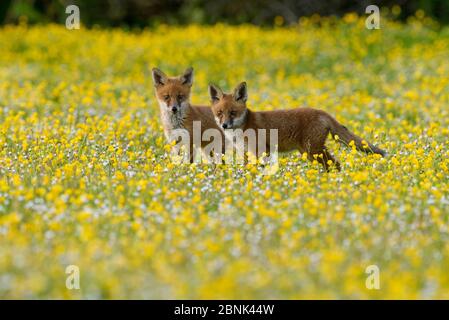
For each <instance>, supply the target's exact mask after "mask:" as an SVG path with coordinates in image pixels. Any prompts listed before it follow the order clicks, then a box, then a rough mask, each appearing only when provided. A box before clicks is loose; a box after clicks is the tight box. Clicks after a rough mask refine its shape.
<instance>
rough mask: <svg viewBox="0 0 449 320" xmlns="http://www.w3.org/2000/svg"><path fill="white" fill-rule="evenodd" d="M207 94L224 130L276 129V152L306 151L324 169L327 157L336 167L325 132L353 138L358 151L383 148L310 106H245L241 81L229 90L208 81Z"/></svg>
mask: <svg viewBox="0 0 449 320" xmlns="http://www.w3.org/2000/svg"><path fill="white" fill-rule="evenodd" d="M209 95H210V98H211V104H212V108H211V109H212V112H213V114H214V117H215V121H216V123H217V125H218V126H219V127H220V128H221V129H222V130H223V131H224V132H225V134H226V131H227V129H242V130H243V131H245V130H247V129H254V130H256V131H257V130H258V129H267V130H268V129H278V151H279V152H285V151H291V150H295V149H296V150H299V151H300V152H301V153H304V152H307V155H308V158H309V160H310V161H313V160H314V159H315V158H316V160H317V161H318V162H319V163H321V164H322V165H323V166H324V168H325V169H326V170H329V167H330V164H329V162H328V161H329V160H331V161H332V163H334V164H335V166H336V168H337V169H338V170H340V163H339V162H338V161H336V160H335V159H334V157H333V156H332V155H331V154H330V153H329V151H328V150H327V148H326V146H325V143H326V138H327V136H328V135H329V133H331V134H332V136H333V137H335V136H336V135H337V136H338V137H339V139H338V141H339V142H342V143H345V144H349V143H350V142H351V141H354V144H355V147H356V148H357V149H358V150H360V151H363V152H366V153H377V154H380V155H382V156H385V151H383V150H381V149H379V148H377V147H376V146H374V145H372V144H371V143H368V142H365V141H363V140H362V139H361V138H359V137H358V136H356V135H355V134H354V133H352V132H351V131H349V130H348V129H347V128H346V127H345V126H343V125H341V124H340V123H339V122H338V121H337V120H335V119H334V118H333V117H332V116H331V115H329V114H328V113H326V112H324V111H321V110H317V109H312V108H296V109H290V110H275V111H261V112H254V111H251V110H249V109H248V108H247V107H246V100H247V98H248V93H247V86H246V83H245V82H242V83H240V84H239V85H238V86H237V87H236V88H235V89H234V92H233V93H232V94H227V93H223V91H222V90H221V89H220V88H219V87H218V86H216V85H214V84H210V85H209ZM268 143H269V142H268ZM267 149H268V146H267ZM314 155H315V156H314Z"/></svg>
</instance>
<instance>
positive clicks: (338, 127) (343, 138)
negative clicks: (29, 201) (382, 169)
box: [329, 116, 387, 157]
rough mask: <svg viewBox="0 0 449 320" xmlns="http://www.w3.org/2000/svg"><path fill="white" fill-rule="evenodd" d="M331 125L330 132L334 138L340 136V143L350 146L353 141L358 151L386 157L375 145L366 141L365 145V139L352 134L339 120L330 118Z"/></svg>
mask: <svg viewBox="0 0 449 320" xmlns="http://www.w3.org/2000/svg"><path fill="white" fill-rule="evenodd" d="M329 120H330V121H329V122H330V123H329V124H330V128H329V129H330V132H331V134H332V136H333V137H335V135H338V138H339V141H340V142H343V143H345V144H349V143H350V142H351V141H354V144H355V147H356V148H357V150H360V151H363V152H365V153H377V154H380V155H381V156H382V157H385V156H386V155H387V153H386V152H385V151H384V150H382V149H380V148H378V147H376V146H375V145H373V144H371V143H369V142H368V141H366V140H365V143H363V139H361V138H360V137H358V136H357V135H355V134H354V133H352V132H351V131H349V130H348V128H346V127H345V126H344V125H342V124H340V123H339V122H338V121H337V120H335V119H334V118H333V117H331V116H329Z"/></svg>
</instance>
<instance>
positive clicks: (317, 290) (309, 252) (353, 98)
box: [0, 15, 449, 299]
mask: <svg viewBox="0 0 449 320" xmlns="http://www.w3.org/2000/svg"><path fill="white" fill-rule="evenodd" d="M280 23H281V21H280V22H279V24H280ZM152 66H158V67H160V68H161V69H163V70H164V71H166V72H167V73H168V74H178V73H181V72H182V71H183V70H184V69H185V68H186V67H188V66H193V67H194V69H195V79H194V85H193V97H192V102H193V103H197V104H207V103H208V94H207V84H208V82H210V81H213V82H216V83H217V84H219V85H220V86H222V87H223V88H224V89H225V90H230V89H231V88H233V87H234V86H235V85H236V84H237V83H239V82H240V81H243V80H246V81H247V82H248V90H249V101H248V103H249V107H250V108H252V109H254V110H269V109H275V108H293V107H298V106H302V105H304V106H310V107H315V108H320V109H323V110H326V111H328V112H329V113H330V114H332V115H334V116H335V117H336V118H337V119H338V120H339V121H340V122H342V123H344V124H345V125H346V126H347V127H348V128H350V129H351V130H352V131H354V132H356V133H357V134H359V135H361V136H363V137H364V138H366V139H367V140H369V141H372V142H375V143H377V144H378V145H379V146H380V147H381V148H383V149H385V150H386V151H387V152H388V153H389V155H388V156H387V157H386V158H380V156H377V155H370V156H364V155H363V154H360V153H358V152H356V151H355V150H352V148H351V147H349V148H346V147H341V146H340V145H338V144H337V143H336V142H334V141H330V142H329V146H330V149H331V150H332V151H333V153H334V154H336V156H337V158H338V159H339V160H340V161H341V163H342V167H343V168H342V171H341V172H335V171H332V172H330V173H326V172H324V171H323V170H322V169H321V168H320V166H319V165H318V164H317V163H309V162H308V161H307V160H305V155H302V154H299V153H297V152H293V153H289V154H284V155H282V157H281V158H280V168H279V170H278V171H277V172H276V173H275V174H273V175H263V174H261V169H260V168H259V167H258V166H257V165H256V164H248V165H218V166H215V165H205V164H192V165H188V164H174V163H172V162H171V161H170V159H169V156H168V150H169V149H170V148H169V146H168V145H167V144H166V141H165V138H164V136H163V132H162V126H161V122H160V119H159V107H158V105H157V103H156V101H155V98H154V90H153V85H152V79H151V71H150V70H151V67H152ZM448 75H449V28H447V27H446V28H441V29H438V28H437V26H436V25H435V23H434V22H432V21H430V20H428V19H427V18H425V17H422V16H421V15H419V16H418V17H416V18H414V19H411V20H410V21H409V22H408V23H406V24H401V23H397V22H393V21H387V20H385V19H384V20H381V29H380V30H368V29H366V28H365V24H364V17H361V18H358V17H357V16H355V15H347V16H345V17H344V18H342V19H340V20H336V19H333V18H326V19H324V18H318V17H312V18H307V19H301V21H300V22H299V23H298V25H296V26H291V27H282V26H278V27H274V28H267V29H264V28H258V27H254V26H250V25H242V26H235V27H233V26H225V25H216V26H211V27H208V26H187V27H172V26H170V27H169V26H164V25H162V26H159V27H157V28H156V29H151V30H150V29H149V30H140V31H126V30H121V29H111V30H104V29H98V28H94V29H92V30H88V29H86V28H81V29H80V30H67V29H65V27H64V26H62V25H44V26H27V25H26V24H25V23H22V24H21V25H18V26H4V27H2V28H1V29H0V298H69V299H70V298H149V299H151V298H199V299H202V298H211V299H215V298H237V299H239V298H250V299H256V298H261V299H269V298H272V299H280V298H284V299H296V298H382V299H383V298H400V299H402V298H446V299H447V298H449V241H448V240H449V217H448V215H449V185H448V182H449V179H448V176H449V142H448V137H449V76H448ZM69 265H76V266H78V267H79V270H80V285H81V288H80V289H79V290H69V289H67V288H66V278H67V276H68V275H67V274H66V273H65V271H66V267H67V266H69ZM369 265H376V266H378V268H379V270H380V289H379V290H369V289H368V288H367V287H366V286H365V280H366V278H367V277H368V275H367V274H366V273H365V270H366V267H368V266H369Z"/></svg>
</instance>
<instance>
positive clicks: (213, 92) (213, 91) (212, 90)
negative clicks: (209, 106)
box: [209, 83, 223, 102]
mask: <svg viewBox="0 0 449 320" xmlns="http://www.w3.org/2000/svg"><path fill="white" fill-rule="evenodd" d="M209 95H210V99H211V100H212V102H217V101H218V100H220V99H221V97H223V91H222V90H221V89H220V87H218V86H217V85H215V84H213V83H211V84H209Z"/></svg>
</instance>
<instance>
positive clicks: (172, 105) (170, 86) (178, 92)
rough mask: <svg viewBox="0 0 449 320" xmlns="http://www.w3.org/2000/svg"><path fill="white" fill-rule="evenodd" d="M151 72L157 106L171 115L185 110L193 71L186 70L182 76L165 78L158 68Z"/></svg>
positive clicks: (190, 69)
mask: <svg viewBox="0 0 449 320" xmlns="http://www.w3.org/2000/svg"><path fill="white" fill-rule="evenodd" d="M152 71H153V82H154V86H155V88H156V97H157V100H158V101H159V105H160V106H161V107H162V108H166V110H168V111H169V112H173V113H177V112H180V111H182V109H184V108H187V106H188V105H189V98H190V89H191V87H192V83H193V69H192V68H188V69H187V70H186V71H185V72H184V74H182V75H181V76H178V77H167V76H166V75H165V73H163V72H162V71H161V70H159V69H158V68H153V70H152Z"/></svg>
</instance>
